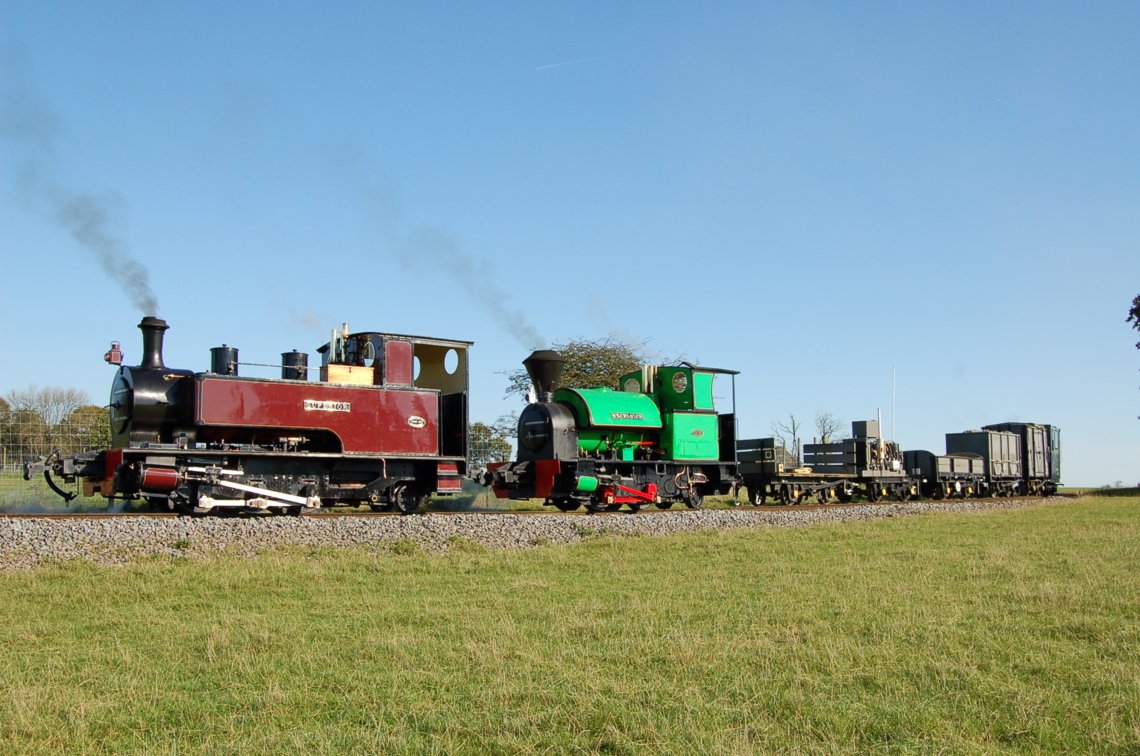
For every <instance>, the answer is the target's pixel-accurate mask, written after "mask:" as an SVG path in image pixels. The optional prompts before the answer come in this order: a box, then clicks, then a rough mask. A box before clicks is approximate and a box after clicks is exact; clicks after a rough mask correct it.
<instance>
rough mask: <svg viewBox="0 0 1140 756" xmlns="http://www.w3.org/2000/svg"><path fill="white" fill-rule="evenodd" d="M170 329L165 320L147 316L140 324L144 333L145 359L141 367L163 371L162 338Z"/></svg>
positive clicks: (140, 328)
mask: <svg viewBox="0 0 1140 756" xmlns="http://www.w3.org/2000/svg"><path fill="white" fill-rule="evenodd" d="M167 328H170V326H168V325H167V324H166V321H165V320H162V319H161V318H156V317H154V316H153V315H147V316H146V317H145V318H143V319H142V322H141V323H139V330H140V331H142V332H143V358H142V363H141V364H140V365H139V367H144V368H153V369H162V368H165V367H166V365H164V364H162V336H163V334H164V333H165V332H166V329H167Z"/></svg>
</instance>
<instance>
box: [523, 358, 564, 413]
mask: <svg viewBox="0 0 1140 756" xmlns="http://www.w3.org/2000/svg"><path fill="white" fill-rule="evenodd" d="M522 364H523V367H525V368H526V374H527V375H529V376H530V382H531V383H532V384H534V391H535V393H536V394H538V400H539V401H540V402H549V401H550V400H551V398H552V397H553V395H554V386H555V384H557V383H558V378H559V376H561V375H562V367H563V365H565V364H566V360H564V359H562V355H560V354H559V353H558V352H555V351H553V350H551V349H539V350H538V351H537V352H531V355H530V357H527V358H526V359H525V360H523V363H522Z"/></svg>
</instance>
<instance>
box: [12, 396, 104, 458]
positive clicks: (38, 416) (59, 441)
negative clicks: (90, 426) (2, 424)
mask: <svg viewBox="0 0 1140 756" xmlns="http://www.w3.org/2000/svg"><path fill="white" fill-rule="evenodd" d="M5 400H6V402H7V404H8V405H10V410H9V414H8V418H9V422H8V427H7V429H6V430H7V432H6V433H5V439H4V443H5V452H6V453H9V454H11V456H13V457H15V458H17V459H18V458H21V457H28V456H38V455H41V454H47V453H48V452H50V451H52V449H53V448H56V447H57V446H61V445H67V446H68V449H67V450H71V449H70V447H71V444H69V443H68V436H69V428H68V423H67V420H68V418H70V417H71V416H72V415H73V414H74V413H75V412H76V411H77V410H78V409H79V408H80V407H83V406H84V405H89V404H90V401H91V400H90V399H89V398H88V396H87V393H86V392H84V391H80V390H79V389H73V388H59V387H55V386H48V387H46V388H36V387H35V386H31V387H29V388H26V389H13V390H12V391H9V392H8V395H7V396H6V397H5ZM93 409H95V410H97V411H99V412H101V413H102V417H103V420H102V423H103V424H104V425H106V423H107V420H106V417H107V413H106V411H105V410H102V409H101V408H99V407H95V408H93ZM84 420H85V422H92V420H91V417H90V413H88V414H87V415H85V416H84Z"/></svg>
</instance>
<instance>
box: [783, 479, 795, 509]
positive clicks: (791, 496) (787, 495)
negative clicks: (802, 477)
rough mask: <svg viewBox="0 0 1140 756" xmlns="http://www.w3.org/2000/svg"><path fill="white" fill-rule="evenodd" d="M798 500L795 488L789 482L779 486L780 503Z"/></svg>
mask: <svg viewBox="0 0 1140 756" xmlns="http://www.w3.org/2000/svg"><path fill="white" fill-rule="evenodd" d="M796 501H798V497H797V496H796V491H795V488H794V487H793V486H792V485H791V484H790V483H785V484H784V485H782V486H780V503H781V504H795V503H796Z"/></svg>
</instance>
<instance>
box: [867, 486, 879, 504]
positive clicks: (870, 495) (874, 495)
mask: <svg viewBox="0 0 1140 756" xmlns="http://www.w3.org/2000/svg"><path fill="white" fill-rule="evenodd" d="M867 500H868V501H882V500H883V487H882V486H881V485H879V483H878V482H877V481H876V482H875V483H872V484H871V485H868V486H867Z"/></svg>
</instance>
